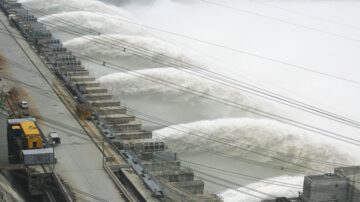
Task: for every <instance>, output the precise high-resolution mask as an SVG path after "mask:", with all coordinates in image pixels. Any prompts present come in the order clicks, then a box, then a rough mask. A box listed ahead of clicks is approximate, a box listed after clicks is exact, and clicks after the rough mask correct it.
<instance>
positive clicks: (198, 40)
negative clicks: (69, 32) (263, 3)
mask: <svg viewBox="0 0 360 202" xmlns="http://www.w3.org/2000/svg"><path fill="white" fill-rule="evenodd" d="M62 5H63V6H65V7H69V8H74V9H78V10H83V11H89V12H92V11H91V10H87V9H84V8H78V7H74V6H69V5H65V4H62ZM102 15H104V16H107V17H109V18H114V17H113V16H109V15H107V14H102ZM48 17H49V16H48ZM49 18H54V17H53V16H50V17H49ZM116 20H119V21H122V22H125V23H128V24H133V25H137V26H140V27H145V28H147V29H151V30H154V31H158V32H163V33H166V34H170V35H174V36H177V37H181V38H185V39H189V40H192V41H196V42H200V43H203V44H207V45H211V46H215V47H219V48H223V49H226V50H229V51H232V52H236V53H240V54H245V55H249V56H252V57H256V58H260V59H263V60H267V61H271V62H274V63H278V64H282V65H285V66H289V67H292V68H296V69H300V70H303V71H307V72H311V73H314V74H318V75H321V76H325V77H329V78H333V79H336V80H341V81H345V82H348V83H352V84H355V85H360V81H356V80H352V79H349V78H345V77H341V76H338V75H335V74H329V73H326V72H321V71H317V70H314V69H313V68H309V67H305V66H301V65H296V64H292V63H289V62H284V61H281V60H279V59H276V58H271V57H267V56H263V55H260V54H257V53H252V52H249V51H245V50H240V49H237V48H232V47H228V46H225V45H221V44H217V43H214V42H209V41H205V40H202V39H199V38H195V37H191V36H188V35H184V34H179V33H176V32H171V31H167V30H164V29H160V28H156V27H153V26H149V25H145V24H141V23H137V22H133V21H129V20H125V19H122V18H116Z"/></svg>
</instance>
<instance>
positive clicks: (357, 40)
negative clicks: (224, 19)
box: [200, 0, 360, 42]
mask: <svg viewBox="0 0 360 202" xmlns="http://www.w3.org/2000/svg"><path fill="white" fill-rule="evenodd" d="M200 1H202V2H204V3H207V4H211V5H215V6H218V7H223V8H227V9H230V10H234V11H236V12H241V13H246V14H250V15H254V16H257V17H262V18H265V19H268V20H272V21H277V22H281V23H285V24H288V25H292V26H296V27H300V28H303V29H307V30H311V31H315V32H319V33H323V34H327V35H330V36H334V37H339V38H343V39H346V40H350V41H355V42H360V39H358V38H353V37H350V36H344V35H341V34H337V33H333V32H329V31H324V30H321V29H318V28H314V27H310V26H306V25H302V24H298V23H294V22H291V21H287V20H283V19H280V18H275V17H272V16H268V15H264V14H261V13H257V12H253V11H248V10H245V9H240V8H236V7H233V6H229V5H226V4H222V3H217V2H213V1H209V0H200Z"/></svg>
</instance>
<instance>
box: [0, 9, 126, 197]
mask: <svg viewBox="0 0 360 202" xmlns="http://www.w3.org/2000/svg"><path fill="white" fill-rule="evenodd" d="M0 21H1V22H3V23H0V54H2V55H4V57H5V58H6V60H7V65H6V68H4V69H2V70H1V75H2V76H5V77H8V78H11V79H15V80H16V82H13V81H9V80H6V79H5V81H6V83H7V87H8V88H10V87H12V86H16V87H17V88H18V92H19V95H18V96H19V97H20V98H21V99H25V100H28V101H29V103H30V111H31V112H32V113H33V114H34V115H35V116H36V117H38V118H39V121H38V123H39V126H40V128H41V130H42V131H43V132H44V133H45V134H47V133H49V132H53V131H56V132H58V133H59V135H60V137H61V139H62V144H61V145H58V146H57V147H56V148H55V155H56V158H57V160H58V162H57V164H56V167H55V172H56V173H57V174H58V175H59V176H60V178H61V179H62V180H63V181H64V183H65V184H66V185H68V186H69V187H70V190H73V191H74V193H76V196H77V199H78V200H81V199H84V200H87V201H99V200H101V201H124V200H123V198H122V196H121V193H120V191H119V190H118V189H117V187H116V186H115V184H114V183H113V181H112V180H111V178H110V177H109V176H108V175H107V173H106V172H105V170H104V169H103V168H102V153H101V152H100V150H99V149H98V148H97V147H96V146H95V144H94V143H93V142H92V140H91V139H90V138H89V137H88V135H87V134H86V133H85V131H84V130H83V128H82V127H81V126H80V125H79V124H78V122H77V121H76V119H75V118H74V117H73V116H72V114H71V113H70V111H69V110H68V109H67V108H66V107H65V105H64V104H63V103H62V101H61V100H60V99H59V97H57V95H56V94H55V92H54V91H53V89H52V88H51V86H50V84H49V83H48V81H49V80H50V81H54V80H55V78H54V75H53V74H52V73H51V72H50V71H49V70H48V69H47V67H46V66H45V65H44V64H43V63H42V62H41V60H40V59H39V57H38V56H37V55H36V54H35V52H34V51H33V50H32V49H31V48H30V46H29V45H28V44H27V42H26V41H24V40H23V39H22V38H17V39H16V40H14V39H13V38H12V37H11V36H10V35H9V34H7V33H4V30H6V28H5V26H6V27H8V28H9V29H10V31H11V32H14V33H18V32H17V31H16V30H15V29H13V28H11V27H9V26H8V21H7V19H6V17H5V16H4V15H3V14H2V13H1V14H0ZM4 24H5V25H4ZM30 58H31V59H30ZM39 70H40V71H39ZM40 72H41V73H40ZM44 76H45V77H46V78H47V79H48V81H47V80H46V79H45V78H44ZM20 83H22V84H20ZM19 87H21V89H20V88H19ZM75 190H77V191H76V192H75ZM94 196H96V197H97V198H96V197H94Z"/></svg>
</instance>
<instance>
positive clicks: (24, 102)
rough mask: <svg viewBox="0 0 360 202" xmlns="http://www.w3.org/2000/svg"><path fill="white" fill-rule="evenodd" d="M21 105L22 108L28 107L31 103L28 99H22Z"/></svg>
mask: <svg viewBox="0 0 360 202" xmlns="http://www.w3.org/2000/svg"><path fill="white" fill-rule="evenodd" d="M18 104H19V106H20V108H21V109H28V108H29V103H28V102H27V101H24V100H23V101H20V102H19V103H18Z"/></svg>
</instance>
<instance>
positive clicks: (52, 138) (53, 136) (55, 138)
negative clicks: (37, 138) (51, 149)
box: [49, 132, 61, 145]
mask: <svg viewBox="0 0 360 202" xmlns="http://www.w3.org/2000/svg"><path fill="white" fill-rule="evenodd" d="M49 142H50V144H52V145H57V144H61V139H60V137H59V134H57V132H50V133H49Z"/></svg>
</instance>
